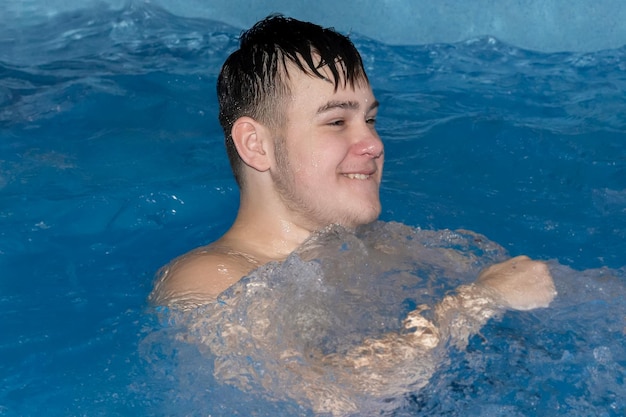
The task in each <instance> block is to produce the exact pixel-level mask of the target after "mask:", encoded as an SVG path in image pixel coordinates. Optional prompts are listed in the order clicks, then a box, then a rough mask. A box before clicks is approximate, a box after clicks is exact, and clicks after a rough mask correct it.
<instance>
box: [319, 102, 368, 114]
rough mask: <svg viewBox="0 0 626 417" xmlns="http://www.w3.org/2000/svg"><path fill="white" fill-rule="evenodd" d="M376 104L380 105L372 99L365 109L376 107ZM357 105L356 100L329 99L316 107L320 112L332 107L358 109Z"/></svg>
mask: <svg viewBox="0 0 626 417" xmlns="http://www.w3.org/2000/svg"><path fill="white" fill-rule="evenodd" d="M378 106H380V103H379V102H378V100H374V101H373V102H372V104H371V105H370V106H369V108H368V109H367V111H368V112H369V111H372V110H373V109H375V108H378ZM359 107H360V105H359V103H358V102H356V101H329V102H328V103H326V104H324V105H323V106H320V108H318V109H317V114H322V113H325V112H328V111H331V110H334V109H348V110H358V109H359Z"/></svg>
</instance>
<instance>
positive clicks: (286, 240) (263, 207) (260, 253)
mask: <svg viewBox="0 0 626 417" xmlns="http://www.w3.org/2000/svg"><path fill="white" fill-rule="evenodd" d="M312 232H313V230H311V229H309V228H307V227H303V226H302V225H301V224H298V222H297V221H295V220H294V219H293V218H292V217H291V216H289V213H288V212H287V210H286V209H285V208H284V207H283V206H282V205H280V204H276V200H275V199H274V200H273V199H265V201H264V200H263V199H259V197H258V196H255V197H254V198H252V197H249V196H246V194H245V193H242V195H241V201H240V206H239V212H238V214H237V218H236V219H235V222H234V223H233V225H232V227H231V228H230V229H229V230H228V232H227V233H226V234H225V235H224V236H223V237H222V239H220V240H221V241H222V243H223V244H226V245H228V246H229V247H230V248H231V249H232V250H235V251H238V252H242V253H245V254H248V255H251V256H253V257H255V258H257V259H258V260H259V261H260V262H261V263H266V262H270V261H273V260H284V259H285V258H286V257H287V256H288V255H289V254H290V253H291V252H293V251H294V250H295V249H296V248H297V247H298V246H300V245H301V244H302V242H304V241H305V240H306V239H307V238H308V237H309V236H310V235H311V233H312Z"/></svg>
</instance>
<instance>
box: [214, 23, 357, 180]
mask: <svg viewBox="0 0 626 417" xmlns="http://www.w3.org/2000/svg"><path fill="white" fill-rule="evenodd" d="M288 63H292V64H295V66H296V67H297V68H299V69H300V70H301V71H303V72H304V73H307V74H309V75H311V76H313V77H319V78H321V79H326V76H325V75H324V74H323V73H321V72H320V71H319V69H320V68H322V67H324V66H327V68H328V70H330V72H331V74H332V77H333V79H332V80H329V81H330V82H333V83H334V85H335V90H336V89H338V88H339V86H340V85H342V86H343V87H345V86H347V85H350V86H351V87H352V88H354V86H355V83H360V82H365V83H367V82H368V80H367V75H366V74H365V70H364V68H363V62H362V60H361V56H360V55H359V52H358V51H357V49H356V48H355V46H354V44H353V43H352V41H350V39H349V38H348V37H347V36H344V35H342V34H340V33H338V32H336V31H335V30H334V29H331V28H323V27H321V26H318V25H315V24H313V23H309V22H302V21H299V20H296V19H293V18H289V17H285V16H282V15H270V16H268V17H267V18H265V19H263V20H261V21H259V22H258V23H256V24H255V25H254V26H253V27H252V28H250V29H249V30H248V31H246V32H244V33H243V34H242V35H241V38H240V47H239V49H238V50H236V51H235V52H233V53H232V54H231V55H230V56H229V57H228V58H227V59H226V62H225V63H224V65H223V66H222V70H221V72H220V75H219V77H218V79H217V97H218V100H219V106H220V113H219V120H220V124H221V125H222V128H223V129H224V136H225V140H226V151H227V153H228V158H229V160H230V164H231V167H232V170H233V174H234V175H235V179H236V180H237V183H238V184H239V186H242V184H243V178H242V171H243V169H242V168H243V161H242V160H241V158H240V157H239V154H238V153H237V149H236V148H235V144H234V142H233V139H232V136H231V130H232V127H233V124H234V122H235V121H236V120H237V119H238V118H240V117H243V116H248V117H251V118H253V119H255V120H257V121H259V122H260V123H263V124H264V125H266V126H268V127H270V128H273V129H278V128H280V127H282V126H283V125H284V122H285V118H284V113H285V109H286V106H285V104H284V98H285V97H287V95H288V94H289V91H290V90H289V84H288V79H289V73H288V69H287V68H288V67H287V65H288Z"/></svg>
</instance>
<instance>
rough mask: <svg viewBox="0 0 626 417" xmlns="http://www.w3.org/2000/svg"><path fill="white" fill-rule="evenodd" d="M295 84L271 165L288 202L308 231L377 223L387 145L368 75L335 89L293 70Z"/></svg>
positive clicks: (280, 192) (275, 182)
mask: <svg viewBox="0 0 626 417" xmlns="http://www.w3.org/2000/svg"><path fill="white" fill-rule="evenodd" d="M328 78H330V77H328ZM289 85H290V94H289V96H288V97H287V99H286V100H285V101H284V104H283V105H284V106H285V108H286V111H285V114H286V118H285V119H286V120H285V123H284V126H283V128H282V129H280V130H279V132H278V138H276V141H275V147H274V148H275V152H274V155H275V164H274V169H272V170H271V175H272V179H273V182H274V186H275V188H276V191H277V192H278V195H279V196H280V198H281V200H282V202H283V204H284V205H285V206H286V207H287V209H288V211H289V212H290V213H292V215H293V216H294V221H296V222H297V223H298V224H301V225H302V226H304V227H307V228H309V229H310V230H316V229H319V228H322V227H325V226H327V225H329V224H341V225H343V226H346V227H350V228H352V227H356V226H358V225H361V224H366V223H370V222H372V221H374V220H376V218H377V217H378V215H379V214H380V211H381V206H380V199H379V186H380V181H381V177H382V169H383V144H382V141H381V140H380V137H379V136H378V133H377V132H376V128H375V121H376V113H377V110H378V102H377V101H376V99H375V98H374V94H373V92H372V89H371V87H370V86H369V84H368V83H367V81H366V80H362V81H360V82H356V83H355V85H354V88H352V87H351V86H350V84H349V83H348V84H346V85H343V83H340V84H339V87H338V88H337V89H336V90H335V86H334V84H333V83H332V82H330V81H328V80H324V79H320V78H318V77H314V76H310V75H308V74H306V73H304V72H302V71H298V70H292V71H290V72H289Z"/></svg>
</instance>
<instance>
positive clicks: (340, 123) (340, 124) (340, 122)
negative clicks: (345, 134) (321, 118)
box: [328, 119, 346, 126]
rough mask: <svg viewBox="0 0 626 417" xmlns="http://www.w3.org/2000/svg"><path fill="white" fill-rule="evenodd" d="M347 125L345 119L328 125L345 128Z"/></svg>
mask: <svg viewBox="0 0 626 417" xmlns="http://www.w3.org/2000/svg"><path fill="white" fill-rule="evenodd" d="M345 124H346V122H345V120H343V119H337V120H333V121H331V122H330V123H328V125H329V126H343V125H345Z"/></svg>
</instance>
